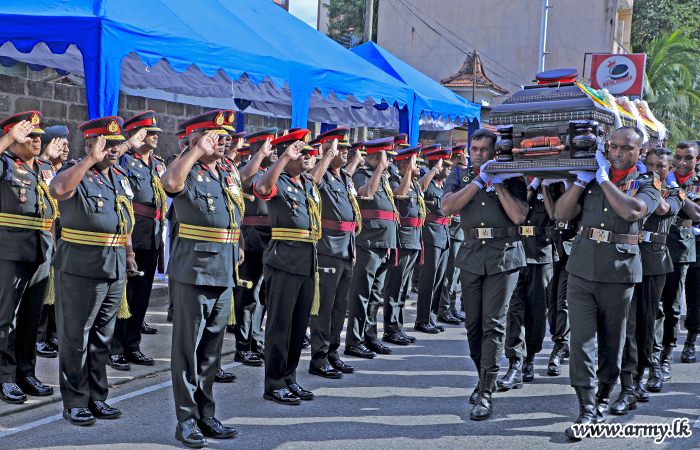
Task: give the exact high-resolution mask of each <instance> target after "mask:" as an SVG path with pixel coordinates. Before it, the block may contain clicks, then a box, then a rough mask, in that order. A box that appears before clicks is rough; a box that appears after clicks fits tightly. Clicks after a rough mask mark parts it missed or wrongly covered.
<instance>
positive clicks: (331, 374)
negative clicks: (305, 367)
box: [309, 364, 343, 378]
mask: <svg viewBox="0 0 700 450" xmlns="http://www.w3.org/2000/svg"><path fill="white" fill-rule="evenodd" d="M309 373H310V374H311V375H318V376H319V377H323V378H343V372H341V371H339V370H335V369H334V368H333V366H331V365H330V364H329V365H327V366H323V367H314V368H311V369H309Z"/></svg>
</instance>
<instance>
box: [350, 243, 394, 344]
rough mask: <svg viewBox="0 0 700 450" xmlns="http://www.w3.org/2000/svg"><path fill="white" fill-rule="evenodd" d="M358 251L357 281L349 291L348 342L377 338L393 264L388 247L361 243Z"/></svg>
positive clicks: (359, 342)
mask: <svg viewBox="0 0 700 450" xmlns="http://www.w3.org/2000/svg"><path fill="white" fill-rule="evenodd" d="M355 254H356V258H355V267H354V268H353V270H352V281H353V282H352V286H351V288H350V293H349V295H348V309H349V315H348V329H347V332H346V333H347V334H346V337H345V345H346V346H355V345H360V344H364V343H365V341H366V340H372V339H376V338H377V312H379V304H380V303H381V300H382V292H383V290H384V279H385V277H386V272H387V269H388V267H389V254H388V250H387V249H385V248H367V247H359V246H358V247H356V249H355ZM384 320H385V321H386V317H385V318H384ZM385 330H386V327H385Z"/></svg>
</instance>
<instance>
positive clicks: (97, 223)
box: [51, 117, 138, 425]
mask: <svg viewBox="0 0 700 450" xmlns="http://www.w3.org/2000/svg"><path fill="white" fill-rule="evenodd" d="M123 124H124V121H123V120H122V118H121V117H103V118H99V119H94V120H91V121H89V122H86V123H84V124H82V125H80V127H79V129H80V131H82V132H83V135H84V137H85V139H86V140H85V154H86V156H85V157H84V158H82V159H80V160H72V161H70V162H68V163H66V164H65V165H64V166H63V167H62V168H61V170H60V171H59V172H58V174H57V175H56V177H55V178H54V180H53V181H52V183H51V195H52V196H53V197H54V198H56V200H58V205H59V208H60V210H61V227H62V229H61V239H59V241H58V243H57V247H56V254H55V255H54V258H53V262H52V266H53V268H54V272H55V292H56V316H57V317H56V318H57V321H58V335H59V338H58V341H59V381H60V387H61V396H62V397H63V407H64V410H63V417H64V418H65V419H66V420H68V421H69V422H71V423H72V424H74V425H90V424H92V423H94V422H95V418H99V419H116V418H117V417H119V416H120V415H121V411H119V410H118V409H116V408H112V407H111V406H109V405H108V404H107V403H106V402H105V400H106V399H107V395H108V393H109V392H108V383H107V370H106V364H107V359H108V357H109V348H110V341H111V340H112V335H113V333H114V324H115V322H116V319H117V310H118V309H119V306H120V302H121V300H122V297H123V296H124V288H125V286H124V284H125V283H126V277H127V274H129V275H131V274H134V273H135V272H136V271H137V270H138V265H137V264H136V260H135V259H134V253H133V249H132V245H131V231H132V229H133V226H134V215H133V209H132V206H131V198H132V197H133V195H134V194H133V191H132V189H131V185H130V184H129V180H128V177H127V175H126V172H125V171H123V170H122V169H121V168H120V167H118V166H116V164H117V161H118V160H119V145H120V144H121V143H122V142H123V141H124V136H122V125H123ZM124 306H126V305H124Z"/></svg>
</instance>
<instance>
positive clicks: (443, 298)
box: [437, 144, 469, 325]
mask: <svg viewBox="0 0 700 450" xmlns="http://www.w3.org/2000/svg"><path fill="white" fill-rule="evenodd" d="M468 145H469V144H460V145H456V146H454V147H452V154H451V155H450V160H451V161H452V164H453V170H451V171H450V174H449V175H448V176H447V179H446V180H445V181H444V182H443V186H444V192H443V196H444V195H445V194H446V193H448V192H455V191H457V190H459V180H461V179H462V177H463V176H464V174H465V171H467V170H469V165H468V164H467V155H466V154H465V150H466V148H467V146H468ZM451 217H452V218H451V220H450V248H449V254H448V256H447V268H446V269H445V282H444V283H443V287H442V293H441V294H440V306H439V307H438V317H437V321H438V322H443V323H449V324H453V325H459V324H460V323H461V322H464V321H465V320H466V317H465V316H464V314H462V313H461V312H460V311H459V310H458V309H457V285H458V284H459V268H458V267H456V266H455V259H456V257H457V252H458V251H459V248H460V247H461V246H462V241H463V240H464V230H462V226H461V225H460V223H461V217H460V216H459V213H455V214H453V215H452V216H451ZM461 309H462V310H463V309H464V305H463V304H462V308H461Z"/></svg>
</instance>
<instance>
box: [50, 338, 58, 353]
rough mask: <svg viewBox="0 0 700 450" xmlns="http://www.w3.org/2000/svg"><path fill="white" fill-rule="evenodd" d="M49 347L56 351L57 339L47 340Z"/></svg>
mask: <svg viewBox="0 0 700 450" xmlns="http://www.w3.org/2000/svg"><path fill="white" fill-rule="evenodd" d="M49 345H50V346H51V347H53V349H54V350H56V351H58V338H49Z"/></svg>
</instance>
